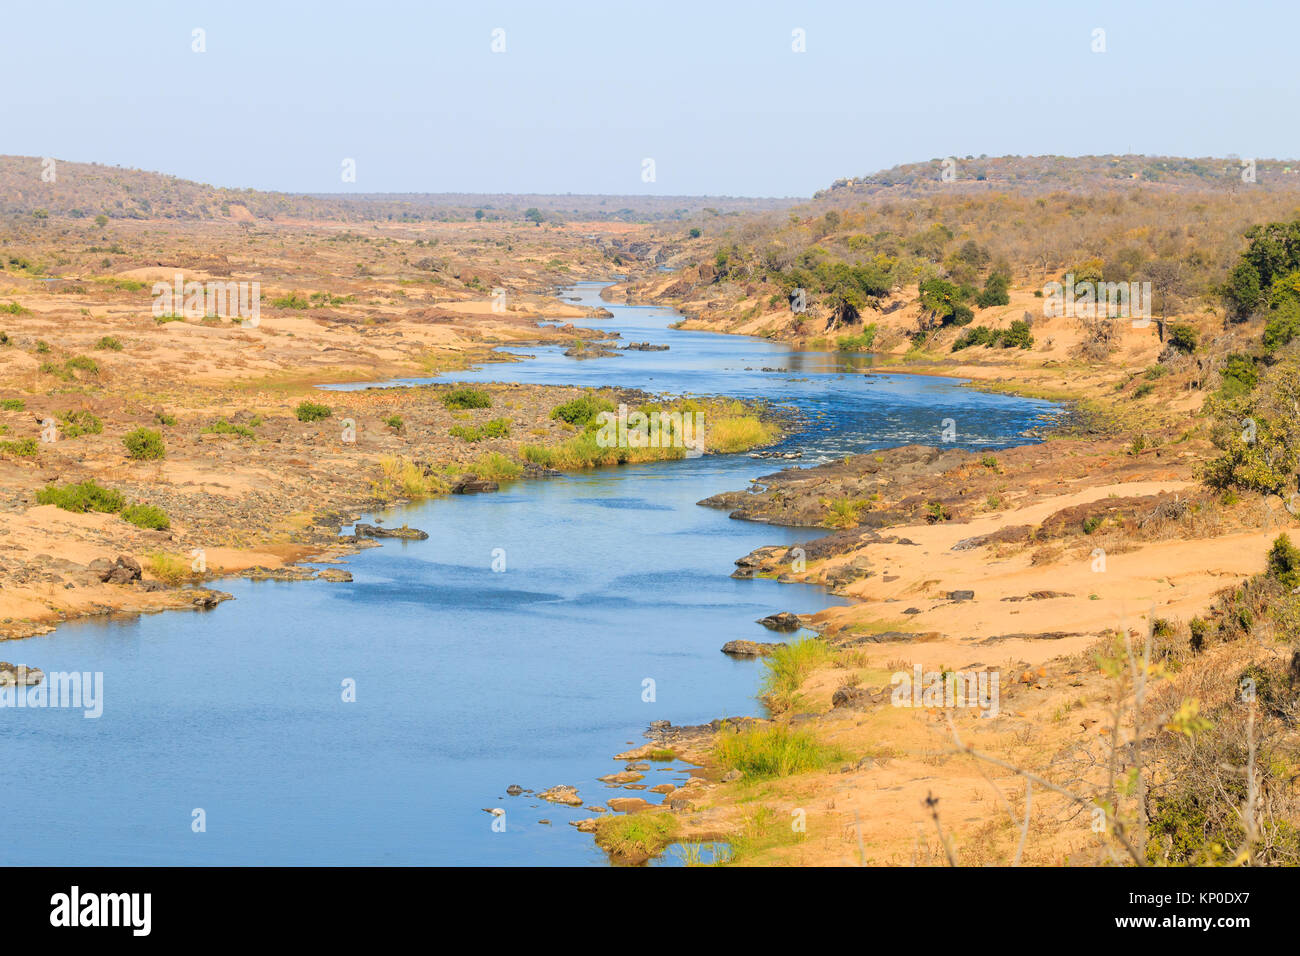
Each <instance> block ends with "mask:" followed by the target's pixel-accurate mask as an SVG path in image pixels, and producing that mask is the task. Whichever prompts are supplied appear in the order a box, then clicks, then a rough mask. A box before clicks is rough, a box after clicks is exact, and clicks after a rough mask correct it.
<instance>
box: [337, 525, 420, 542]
mask: <svg viewBox="0 0 1300 956" xmlns="http://www.w3.org/2000/svg"><path fill="white" fill-rule="evenodd" d="M353 534H354V535H355V536H356V537H358V538H403V539H405V540H407V541H423V540H424V539H425V538H427V537H429V535H428V534H427V533H425V532H423V531H421V530H420V529H419V528H408V527H407V526H406V525H402V526H401V527H400V528H380V527H377V526H375V525H373V524H362V523H361V522H357V526H356V528H355V530H354V531H353Z"/></svg>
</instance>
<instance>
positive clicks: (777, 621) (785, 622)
mask: <svg viewBox="0 0 1300 956" xmlns="http://www.w3.org/2000/svg"><path fill="white" fill-rule="evenodd" d="M758 623H759V624H762V625H763V626H764V627H765V628H767V629H768V630H770V631H797V630H799V628H800V626H801V623H800V621H799V618H798V617H797V616H796V615H794V614H791V613H790V612H789V611H781V612H780V613H779V614H769V615H768V616H767V617H764V618H759V621H758Z"/></svg>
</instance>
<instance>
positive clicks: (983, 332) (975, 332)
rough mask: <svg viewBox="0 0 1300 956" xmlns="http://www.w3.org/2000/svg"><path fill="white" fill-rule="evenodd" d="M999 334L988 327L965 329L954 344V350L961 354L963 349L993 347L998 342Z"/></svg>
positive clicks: (974, 326) (975, 326)
mask: <svg viewBox="0 0 1300 956" xmlns="http://www.w3.org/2000/svg"><path fill="white" fill-rule="evenodd" d="M997 338H998V333H997V332H996V331H994V330H993V329H990V328H989V327H988V326H984V325H973V326H970V327H969V328H967V329H965V330H964V331H963V332H962V333H961V335H959V336H957V340H956V341H955V342H953V343H952V350H953V351H954V352H960V351H961V350H962V349H968V348H973V347H975V346H979V345H992V344H993V343H994V342H995V341H997Z"/></svg>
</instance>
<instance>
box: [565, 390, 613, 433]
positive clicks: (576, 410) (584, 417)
mask: <svg viewBox="0 0 1300 956" xmlns="http://www.w3.org/2000/svg"><path fill="white" fill-rule="evenodd" d="M613 410H614V403H613V402H611V401H610V400H609V399H607V398H601V397H600V396H599V395H582V396H579V397H578V398H575V399H573V400H572V401H568V402H565V403H564V404H563V405H557V406H555V408H553V409H551V417H552V418H556V419H559V420H560V421H562V422H568V423H569V424H570V425H577V426H578V427H579V428H582V427H584V426H585V425H587V423H589V422H591V421H594V420H595V418H596V416H597V415H599V414H600V413H601V412H612V411H613Z"/></svg>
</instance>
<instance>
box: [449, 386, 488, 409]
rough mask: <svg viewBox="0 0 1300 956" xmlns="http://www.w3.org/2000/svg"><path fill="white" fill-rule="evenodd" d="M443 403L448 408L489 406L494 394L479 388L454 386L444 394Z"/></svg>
mask: <svg viewBox="0 0 1300 956" xmlns="http://www.w3.org/2000/svg"><path fill="white" fill-rule="evenodd" d="M442 404H443V405H445V406H446V407H447V408H448V409H452V410H455V409H465V408H489V407H491V405H492V396H491V395H489V394H488V393H487V392H484V391H480V390H479V389H477V388H453V389H452V390H451V391H450V392H447V394H445V395H443V396H442Z"/></svg>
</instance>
